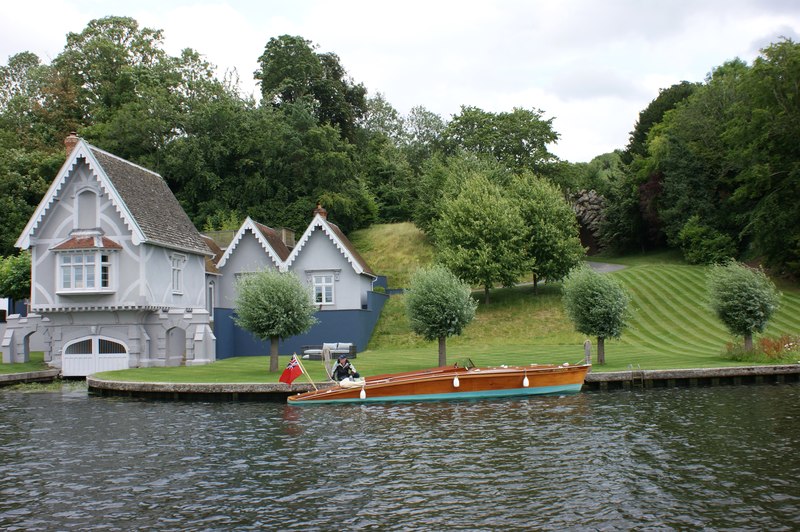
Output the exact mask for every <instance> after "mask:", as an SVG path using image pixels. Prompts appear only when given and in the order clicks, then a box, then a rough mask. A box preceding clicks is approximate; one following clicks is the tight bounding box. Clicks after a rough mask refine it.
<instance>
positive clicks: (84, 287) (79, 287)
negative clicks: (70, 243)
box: [56, 249, 117, 294]
mask: <svg viewBox="0 0 800 532" xmlns="http://www.w3.org/2000/svg"><path fill="white" fill-rule="evenodd" d="M56 261H57V263H58V266H57V267H56V286H57V287H58V288H57V290H56V292H57V293H59V294H98V293H105V294H110V293H114V292H116V291H117V285H116V283H117V275H116V267H115V266H116V261H115V260H114V254H113V252H112V251H111V250H108V249H96V250H79V251H60V252H58V253H56Z"/></svg>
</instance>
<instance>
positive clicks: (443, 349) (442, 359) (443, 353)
mask: <svg viewBox="0 0 800 532" xmlns="http://www.w3.org/2000/svg"><path fill="white" fill-rule="evenodd" d="M446 365H447V337H446V336H440V337H439V366H440V367H441V366H446Z"/></svg>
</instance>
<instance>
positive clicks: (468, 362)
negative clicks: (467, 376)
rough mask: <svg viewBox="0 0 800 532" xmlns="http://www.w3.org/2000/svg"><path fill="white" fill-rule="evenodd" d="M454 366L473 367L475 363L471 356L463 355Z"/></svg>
mask: <svg viewBox="0 0 800 532" xmlns="http://www.w3.org/2000/svg"><path fill="white" fill-rule="evenodd" d="M453 367H454V368H464V369H472V368H474V367H475V363H474V362H472V359H471V358H469V357H462V358H459V359H457V360H456V363H455V364H454V365H453Z"/></svg>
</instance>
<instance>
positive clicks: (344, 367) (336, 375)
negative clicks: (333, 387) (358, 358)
mask: <svg viewBox="0 0 800 532" xmlns="http://www.w3.org/2000/svg"><path fill="white" fill-rule="evenodd" d="M348 377H353V378H354V379H357V378H359V377H361V375H359V374H358V372H357V371H356V367H355V366H353V365H352V364H351V363H350V361H349V360H347V355H344V354H342V355H339V359H338V360H337V361H336V364H334V366H333V369H332V370H331V379H333V380H335V381H336V382H340V381H343V380H344V379H346V378H348Z"/></svg>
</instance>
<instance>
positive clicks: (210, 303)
mask: <svg viewBox="0 0 800 532" xmlns="http://www.w3.org/2000/svg"><path fill="white" fill-rule="evenodd" d="M216 290H217V283H216V282H215V281H214V279H211V280H209V281H208V284H207V285H206V291H207V293H206V307H207V309H208V316H209V319H210V320H211V321H214V305H215V304H216V303H217V292H216Z"/></svg>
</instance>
